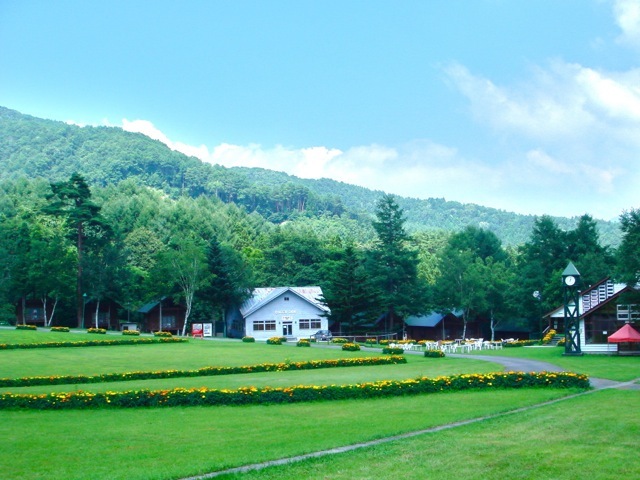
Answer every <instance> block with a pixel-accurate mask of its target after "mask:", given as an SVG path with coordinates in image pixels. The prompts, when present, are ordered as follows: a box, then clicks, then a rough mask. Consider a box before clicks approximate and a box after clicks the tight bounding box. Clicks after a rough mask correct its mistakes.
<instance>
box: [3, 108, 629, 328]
mask: <svg viewBox="0 0 640 480" xmlns="http://www.w3.org/2000/svg"><path fill="white" fill-rule="evenodd" d="M0 164H1V165H2V166H3V169H2V171H1V172H0V317H1V318H0V320H1V319H4V320H8V321H11V322H15V321H16V314H15V312H16V305H19V304H20V303H21V302H24V300H25V299H27V298H29V299H37V300H39V301H41V302H42V304H43V306H44V311H45V312H47V311H49V310H52V313H51V314H50V315H49V317H48V318H47V319H46V323H47V324H62V325H77V324H79V320H80V311H81V309H82V308H83V306H84V302H85V299H86V298H89V299H91V300H93V301H97V302H98V303H99V302H100V301H103V300H104V301H106V300H107V299H110V300H115V301H117V302H118V303H119V304H120V305H122V306H123V312H122V315H130V314H132V312H135V310H136V309H137V308H139V307H140V306H141V305H143V304H145V303H147V302H148V301H150V300H153V299H157V298H161V297H170V298H173V299H174V300H175V301H177V302H180V303H182V304H183V305H185V306H186V307H187V312H188V321H189V322H192V321H196V320H198V321H202V320H210V319H214V320H215V319H219V318H220V317H221V315H222V312H223V311H224V310H225V309H226V308H228V307H229V306H230V305H232V304H234V303H237V302H239V301H241V300H242V299H243V298H245V297H246V295H247V292H249V291H250V290H251V288H252V287H256V286H282V285H291V286H295V285H298V286H303V285H319V286H321V287H322V289H323V291H324V294H325V298H324V300H325V301H326V303H327V304H328V305H329V307H330V308H331V310H332V314H331V320H332V321H333V322H334V325H337V329H339V330H341V331H343V332H358V331H361V330H363V329H364V328H365V326H366V328H367V329H369V331H370V328H371V325H372V324H374V323H375V322H376V321H378V320H379V319H380V318H383V319H384V321H383V323H380V324H379V328H381V329H384V330H387V331H397V330H398V329H399V328H402V320H403V319H404V318H406V317H407V316H410V315H419V314H423V313H428V312H430V311H433V310H437V311H443V312H445V311H452V310H456V311H461V312H462V314H463V317H464V319H465V321H467V320H469V321H472V320H473V321H481V322H485V323H486V324H487V325H488V326H491V327H495V326H496V325H498V324H500V323H501V322H503V323H506V322H510V323H519V324H521V325H523V326H535V325H537V324H538V321H539V318H540V314H541V312H544V311H548V310H550V309H551V308H553V307H555V306H557V305H558V304H559V303H560V302H561V284H560V280H559V279H560V274H561V272H562V270H563V269H564V268H565V267H566V266H567V263H568V262H569V261H572V262H573V263H574V264H575V265H576V267H577V268H578V270H579V271H580V273H581V274H582V276H583V280H584V284H585V285H589V284H592V283H595V282H597V281H598V280H600V279H601V278H603V277H605V276H609V275H613V276H615V278H616V279H619V280H621V281H626V282H637V280H638V272H640V268H638V265H640V258H638V257H639V255H640V253H639V252H640V248H638V247H639V246H640V213H639V212H638V211H636V210H633V209H631V210H630V211H628V212H626V213H625V214H623V215H622V216H621V219H620V220H621V221H620V223H619V224H608V223H602V222H599V221H596V220H594V219H593V218H591V217H590V216H588V215H584V216H582V217H580V218H576V219H557V218H552V217H549V216H541V217H526V216H518V215H515V214H509V213H507V212H502V211H497V210H492V209H485V208H483V207H479V206H474V205H462V204H457V203H455V202H446V201H445V200H437V199H432V200H428V201H422V200H415V199H406V198H401V197H395V196H391V195H386V194H384V193H383V192H371V191H369V190H366V189H363V188H359V187H353V186H349V185H346V184H342V183H339V182H333V181H329V180H319V181H312V180H302V179H297V178H295V177H291V176H288V175H286V174H284V173H278V172H272V171H267V170H259V169H244V168H236V169H227V168H224V167H221V166H215V165H208V164H203V163H202V162H200V161H199V160H197V159H194V158H189V157H186V156H184V155H182V154H179V153H176V152H173V151H171V150H169V149H168V148H167V147H166V146H164V145H163V144H161V143H159V142H156V141H153V140H150V139H148V138H147V137H144V136H143V135H138V134H131V133H127V132H124V131H122V130H120V129H117V128H106V127H99V128H94V127H84V128H80V127H77V126H71V125H66V124H64V123H62V122H53V121H48V120H41V119H37V118H33V117H29V116H26V115H22V114H19V113H17V112H14V111H11V110H7V109H0ZM603 230H606V231H607V232H608V237H607V238H609V240H607V241H605V240H604V235H603ZM614 230H615V234H614V233H613V232H614ZM611 239H615V241H612V240H611ZM533 292H538V295H537V296H533V295H532V293H533ZM47 302H48V305H49V310H47V306H46V304H47ZM52 305H53V306H54V308H53V309H51V306H52ZM18 321H20V319H18Z"/></svg>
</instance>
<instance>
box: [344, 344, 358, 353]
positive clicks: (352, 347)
mask: <svg viewBox="0 0 640 480" xmlns="http://www.w3.org/2000/svg"><path fill="white" fill-rule="evenodd" d="M342 350H345V351H347V352H357V351H358V350H360V345H358V344H357V343H343V344H342Z"/></svg>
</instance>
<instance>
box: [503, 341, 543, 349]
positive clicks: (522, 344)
mask: <svg viewBox="0 0 640 480" xmlns="http://www.w3.org/2000/svg"><path fill="white" fill-rule="evenodd" d="M536 343H538V342H537V341H536V340H516V341H515V342H505V343H504V344H503V345H504V347H505V348H514V347H530V346H531V345H535V344H536Z"/></svg>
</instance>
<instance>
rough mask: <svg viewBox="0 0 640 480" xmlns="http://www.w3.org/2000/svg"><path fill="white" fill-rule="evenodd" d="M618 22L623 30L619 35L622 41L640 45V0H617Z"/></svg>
mask: <svg viewBox="0 0 640 480" xmlns="http://www.w3.org/2000/svg"><path fill="white" fill-rule="evenodd" d="M613 14H614V17H615V20H616V23H617V24H618V26H619V27H620V29H621V30H622V34H621V35H620V37H618V40H619V41H620V42H621V43H624V44H628V45H631V46H632V47H634V48H638V47H640V2H639V1H638V0H616V1H615V2H614V5H613Z"/></svg>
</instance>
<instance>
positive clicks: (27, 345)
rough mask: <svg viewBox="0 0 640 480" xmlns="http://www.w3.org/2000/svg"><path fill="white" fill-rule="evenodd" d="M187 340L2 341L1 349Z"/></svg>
mask: <svg viewBox="0 0 640 480" xmlns="http://www.w3.org/2000/svg"><path fill="white" fill-rule="evenodd" d="M187 341H188V340H186V339H183V338H119V339H114V340H86V341H81V342H43V343H0V350H14V349H18V348H66V347H110V346H115V345H148V344H158V343H180V342H187Z"/></svg>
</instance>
